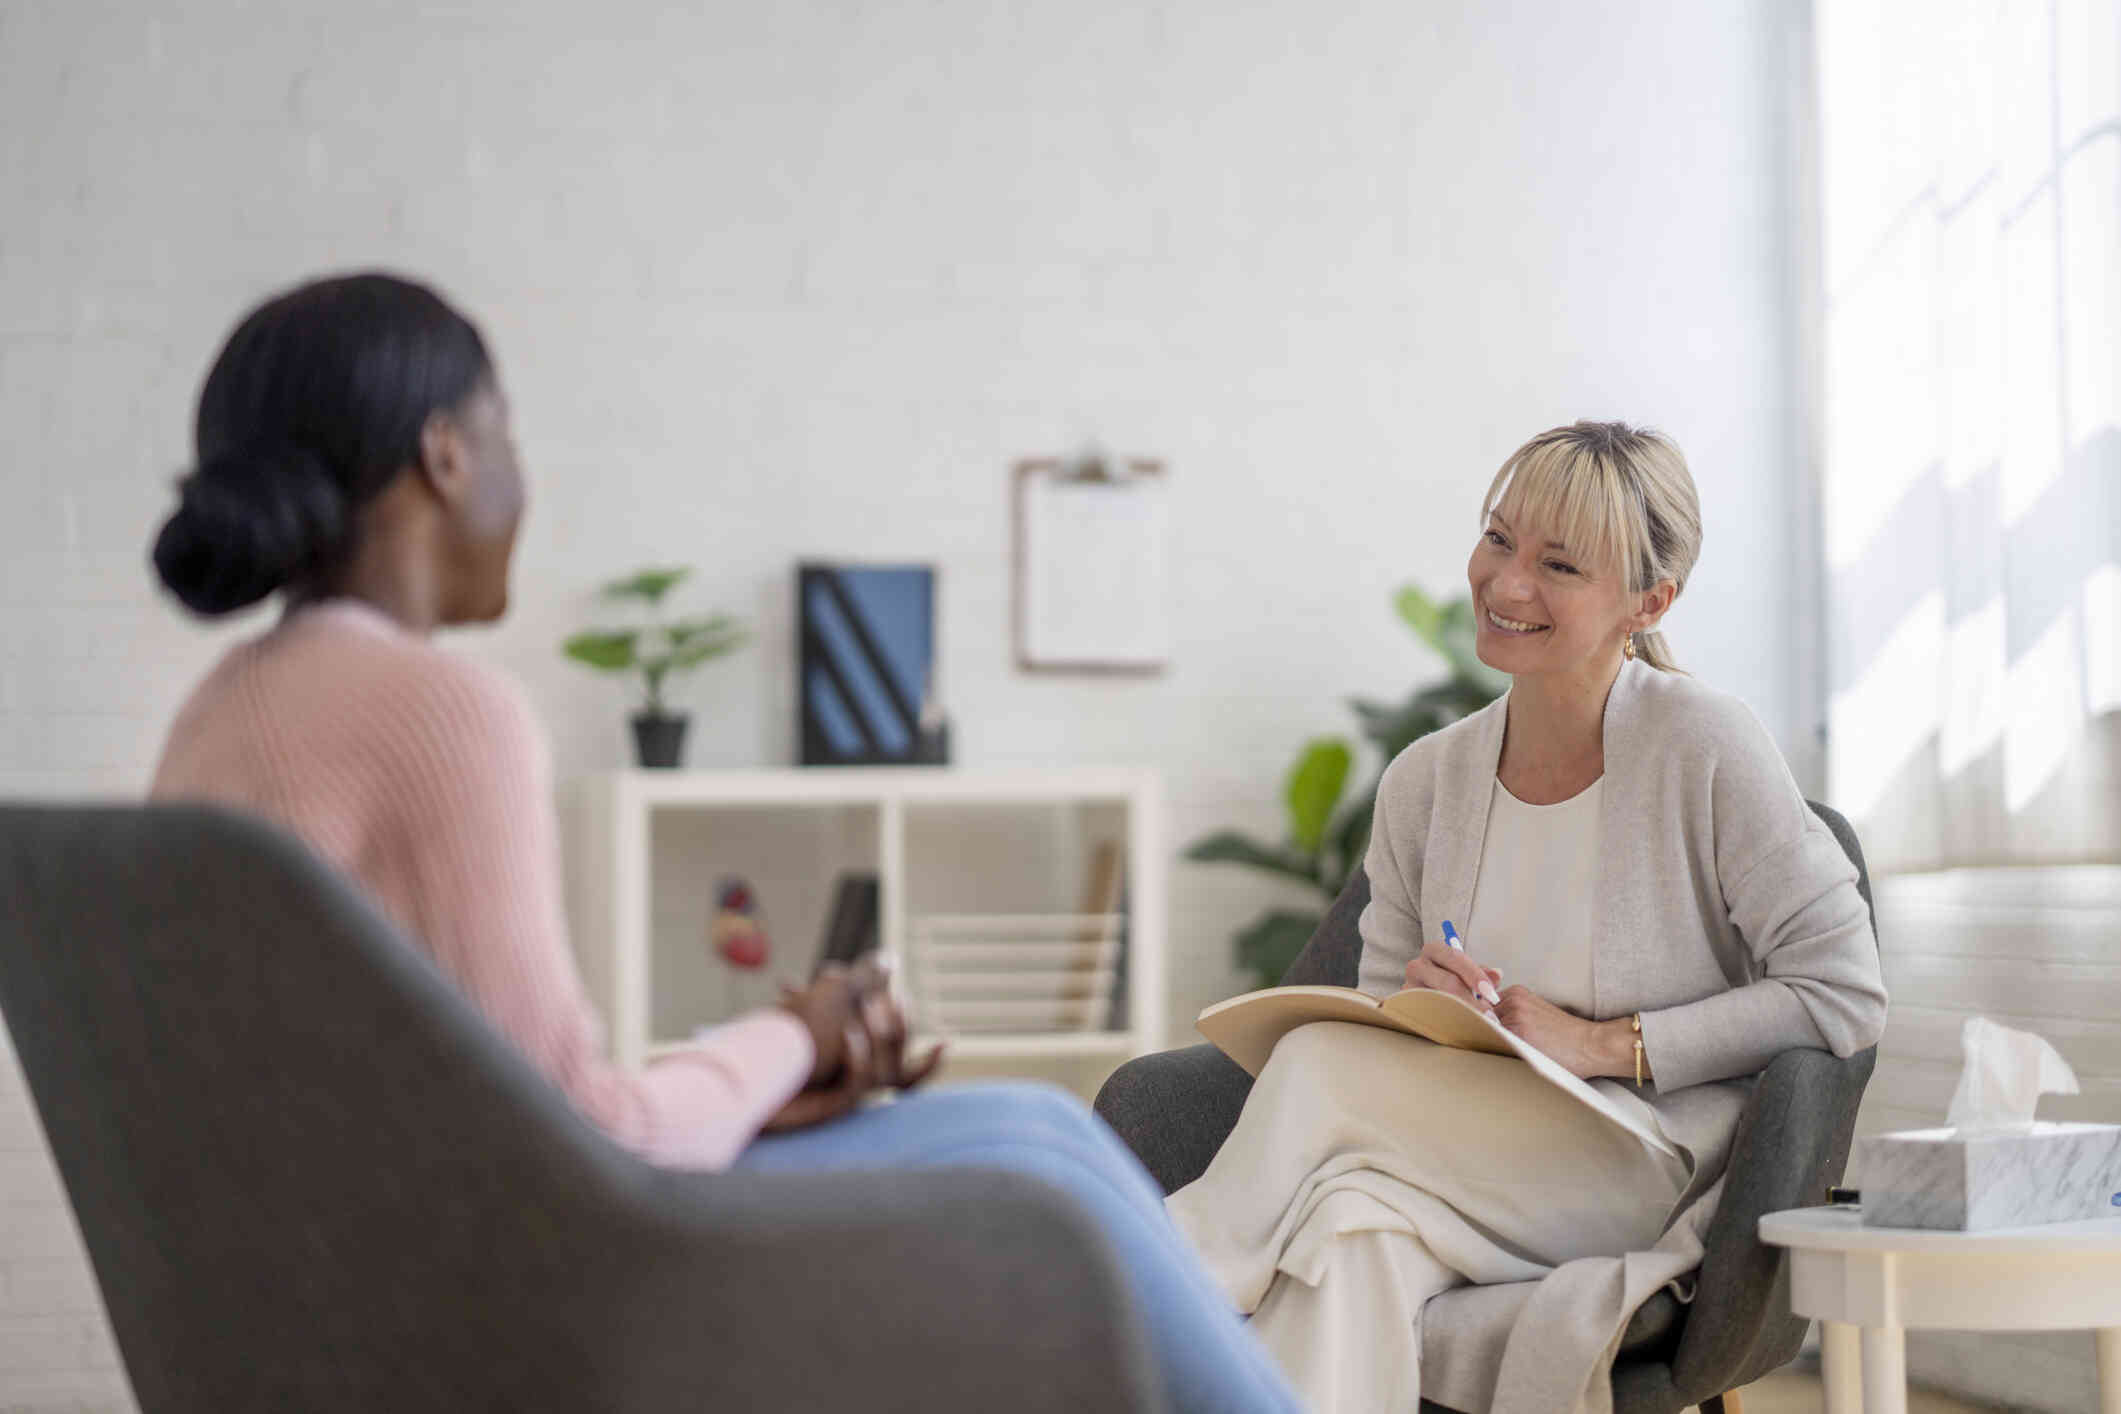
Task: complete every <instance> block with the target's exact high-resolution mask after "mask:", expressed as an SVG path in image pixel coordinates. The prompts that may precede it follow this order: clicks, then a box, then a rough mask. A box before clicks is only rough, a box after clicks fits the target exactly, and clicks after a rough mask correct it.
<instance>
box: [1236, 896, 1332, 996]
mask: <svg viewBox="0 0 2121 1414" xmlns="http://www.w3.org/2000/svg"><path fill="white" fill-rule="evenodd" d="M1321 917H1322V915H1320V914H1317V913H1299V912H1296V911H1295V910H1293V909H1286V908H1275V909H1269V910H1268V911H1267V912H1265V913H1263V914H1261V915H1260V916H1259V917H1258V918H1256V919H1254V920H1253V922H1252V924H1251V926H1249V927H1247V928H1246V929H1244V930H1243V931H1242V932H1240V933H1239V934H1238V935H1237V961H1238V965H1239V966H1241V967H1244V968H1246V969H1248V970H1249V971H1250V972H1251V973H1252V974H1253V975H1254V976H1255V977H1257V978H1258V979H1259V985H1260V986H1262V987H1272V986H1275V985H1276V984H1278V983H1279V982H1280V981H1281V979H1282V974H1283V973H1285V972H1287V971H1288V970H1289V964H1290V963H1292V962H1294V961H1296V955H1297V954H1298V953H1300V952H1302V951H1303V950H1304V947H1305V945H1307V944H1308V943H1309V942H1310V941H1311V935H1312V934H1313V933H1316V932H1317V931H1318V924H1319V921H1320V919H1321Z"/></svg>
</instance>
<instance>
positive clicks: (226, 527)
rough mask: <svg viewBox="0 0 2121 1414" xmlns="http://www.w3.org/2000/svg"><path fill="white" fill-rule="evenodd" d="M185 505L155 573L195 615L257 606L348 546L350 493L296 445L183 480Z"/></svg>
mask: <svg viewBox="0 0 2121 1414" xmlns="http://www.w3.org/2000/svg"><path fill="white" fill-rule="evenodd" d="M177 489H178V491H179V492H180V493H181V494H182V496H183V504H181V505H179V506H178V507H177V509H176V511H175V512H174V513H173V514H172V515H171V516H170V518H169V519H168V521H166V522H165V523H164V524H163V526H162V533H161V534H160V535H158V536H157V537H156V538H155V572H156V573H157V574H159V575H160V576H161V577H162V582H163V584H165V585H167V586H168V587H169V591H170V593H172V594H174V595H176V596H177V598H179V599H181V600H182V601H183V602H184V604H185V606H186V607H187V608H189V609H191V610H192V612H194V613H197V614H204V615H209V616H211V615H216V614H226V613H232V612H234V611H235V610H237V609H241V608H244V607H246V606H248V605H251V604H255V603H257V602H258V601H259V600H260V599H263V598H265V597H266V596H267V595H268V594H271V593H272V592H273V591H274V590H276V589H279V588H280V587H281V586H282V585H284V584H286V583H287V582H288V581H289V580H291V579H293V578H294V577H295V576H296V575H298V574H300V573H301V572H303V571H304V570H306V569H310V568H313V567H316V566H318V565H321V564H324V563H326V562H328V561H329V560H330V559H331V558H333V557H334V556H335V555H336V554H337V553H338V552H339V551H340V550H341V549H342V548H343V547H344V546H345V544H346V543H347V539H348V532H349V529H350V526H351V521H352V519H353V517H352V513H351V510H350V508H349V507H348V505H347V503H346V493H345V491H343V490H342V489H341V488H340V486H339V483H338V482H337V481H336V480H335V479H334V478H333V477H332V474H331V472H330V470H329V469H328V468H327V467H326V466H325V465H324V463H323V462H322V461H320V460H319V459H318V458H317V457H316V456H315V455H314V454H312V453H310V452H307V451H304V450H303V449H302V448H299V447H291V446H278V447H268V448H256V447H251V448H243V449H240V450H238V451H235V452H231V453H227V454H224V455H221V456H217V457H213V458H211V459H209V460H208V461H205V462H202V463H201V464H200V465H199V467H198V468H197V469H196V470H194V471H192V472H191V473H190V474H188V475H186V476H184V477H182V478H180V479H179V480H178V482H177Z"/></svg>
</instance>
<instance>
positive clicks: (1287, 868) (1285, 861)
mask: <svg viewBox="0 0 2121 1414" xmlns="http://www.w3.org/2000/svg"><path fill="white" fill-rule="evenodd" d="M1186 858H1188V859H1192V860H1197V861H1199V862H1200V863H1203V864H1243V865H1245V866H1247V867H1248V868H1252V869H1259V870H1263V871H1265V872H1266V873H1269V874H1278V875H1280V876H1282V877H1283V878H1288V879H1296V880H1299V881H1301V882H1303V883H1306V884H1309V885H1311V887H1313V888H1317V887H1318V865H1317V862H1316V861H1315V860H1312V859H1307V858H1305V857H1304V856H1303V855H1300V854H1298V853H1296V852H1295V851H1294V850H1291V849H1278V848H1275V847H1274V846H1272V845H1263V844H1260V843H1258V842H1256V841H1254V840H1249V839H1246V838H1245V837H1244V836H1243V835H1241V834H1239V833H1237V831H1235V830H1218V831H1216V832H1215V833H1214V834H1212V835H1208V836H1206V837H1205V838H1203V839H1198V840H1195V841H1194V842H1193V843H1192V844H1191V845H1188V846H1187V847H1186Z"/></svg>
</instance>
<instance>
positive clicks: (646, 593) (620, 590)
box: [604, 568, 692, 604]
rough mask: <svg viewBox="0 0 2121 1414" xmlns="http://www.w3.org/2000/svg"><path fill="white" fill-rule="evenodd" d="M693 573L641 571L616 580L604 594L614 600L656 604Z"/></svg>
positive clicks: (689, 571)
mask: <svg viewBox="0 0 2121 1414" xmlns="http://www.w3.org/2000/svg"><path fill="white" fill-rule="evenodd" d="M691 573H692V571H691V570H689V569H683V568H677V569H663V570H640V571H637V572H636V573H634V574H631V575H628V576H627V577H626V578H625V579H615V580H613V581H612V582H611V583H609V584H607V585H605V586H604V593H605V595H606V596H608V597H610V598H613V599H645V600H647V601H648V602H649V603H650V604H654V603H658V602H660V601H661V599H662V597H663V596H664V595H665V594H668V593H669V592H670V586H672V585H673V584H676V583H677V582H678V581H679V580H681V579H683V578H684V577H685V576H686V575H688V574H691Z"/></svg>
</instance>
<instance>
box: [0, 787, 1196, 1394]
mask: <svg viewBox="0 0 2121 1414" xmlns="http://www.w3.org/2000/svg"><path fill="white" fill-rule="evenodd" d="M0 1006H4V1008H5V1011H6V1017H7V1024H8V1027H9V1029H10V1030H11V1031H12V1033H13V1036H14V1042H15V1049H16V1051H17V1052H18V1053H19V1055H20V1057H21V1061H22V1066H23V1069H24V1071H25V1072H26V1073H27V1076H28V1079H29V1085H30V1089H31V1092H32V1094H33V1095H34V1096H35V1099H36V1103H37V1109H38V1112H39V1113H40V1114H41V1115H42V1117H43V1121H44V1126H45V1131H46V1133H47V1135H48V1136H49V1138H50V1140H51V1145H52V1150H53V1153H54V1155H55V1156H56V1158H57V1160H58V1167H59V1172H60V1174H61V1176H62V1177H63V1179H64V1180H65V1184H66V1189H67V1193H68V1196H69V1197H70V1198H71V1199H72V1202H73V1208H74V1212H75V1214H76V1216H77V1217H78V1218H79V1220H80V1225H81V1232H82V1236H83V1237H84V1238H85V1239H86V1240H87V1246H88V1253H89V1256H90V1258H91V1260H92V1261H93V1263H94V1267H95V1271H96V1276H97V1280H98V1282H99V1284H100V1285H101V1287H102V1291H103V1299H104V1303H105V1305H106V1307H107V1308H108V1310H109V1313H110V1319H111V1324H112V1327H113V1328H114V1330H115V1332H116V1334H117V1340H118V1347H119V1350H120V1351H121V1353H122V1354H123V1356H124V1359H125V1365H126V1370H127V1372H128V1373H129V1374H130V1376H131V1378H132V1384H133V1389H134V1391H135V1393H136V1395H137V1397H138V1399H139V1402H140V1406H141V1408H142V1409H143V1410H145V1411H146V1414H173V1412H174V1411H200V1414H207V1411H212V1414H230V1411H240V1410H251V1409H301V1410H305V1411H310V1414H328V1412H329V1411H342V1410H343V1411H355V1410H359V1411H363V1414H372V1412H373V1411H376V1410H390V1411H393V1414H425V1411H443V1410H447V1411H450V1412H451V1414H462V1411H468V1410H523V1409H537V1410H583V1411H588V1410H596V1411H600V1414H612V1411H636V1410H638V1411H650V1410H653V1411H657V1414H666V1412H667V1411H670V1410H702V1411H704V1410H813V1409H815V1410H823V1409H860V1410H864V1411H906V1414H912V1412H913V1411H922V1412H923V1414H926V1412H927V1411H934V1410H985V1409H997V1408H1005V1407H1006V1408H1009V1409H1012V1410H1036V1411H1041V1414H1063V1411H1067V1414H1073V1412H1074V1411H1079V1410H1084V1409H1095V1410H1148V1409H1154V1408H1157V1407H1158V1406H1159V1401H1158V1396H1157V1393H1156V1386H1155V1376H1154V1374H1153V1371H1152V1370H1151V1369H1150V1366H1149V1364H1148V1359H1147V1355H1146V1353H1145V1351H1144V1349H1143V1348H1142V1346H1141V1345H1140V1343H1139V1335H1138V1330H1137V1322H1136V1320H1135V1317H1134V1312H1133V1308H1132V1307H1131V1305H1130V1302H1129V1298H1128V1293H1127V1291H1126V1289H1125V1288H1124V1287H1123V1286H1122V1285H1121V1283H1120V1280H1119V1276H1118V1269H1117V1267H1116V1265H1115V1262H1116V1259H1115V1257H1114V1255H1113V1253H1112V1251H1111V1249H1110V1248H1109V1247H1108V1245H1107V1243H1106V1242H1105V1240H1104V1239H1103V1237H1102V1236H1101V1234H1100V1232H1099V1231H1098V1229H1097V1228H1096V1227H1094V1226H1093V1225H1092V1224H1091V1222H1090V1221H1089V1220H1088V1219H1087V1218H1085V1217H1084V1216H1082V1215H1081V1214H1080V1213H1079V1212H1078V1210H1077V1209H1076V1208H1075V1207H1074V1206H1073V1205H1072V1204H1071V1203H1070V1202H1068V1201H1066V1200H1064V1199H1063V1198H1062V1196H1061V1195H1060V1194H1058V1193H1057V1192H1055V1191H1054V1190H1052V1189H1049V1188H1047V1187H1045V1186H1043V1185H1041V1184H1038V1183H1035V1182H1032V1181H1030V1180H1028V1179H1024V1178H1021V1177H1015V1176H1011V1175H1008V1174H1004V1173H998V1172H989V1171H981V1170H977V1169H957V1170H940V1171H928V1172H922V1173H919V1174H913V1175H907V1174H897V1175H894V1174H888V1173H837V1174H831V1175H815V1176H793V1175H787V1174H776V1175H773V1176H770V1177H767V1176H756V1175H745V1174H735V1173H730V1174H692V1173H680V1172H671V1171H666V1170H661V1169H657V1168H654V1167H652V1166H650V1165H648V1164H646V1163H643V1162H641V1161H639V1160H637V1159H635V1158H634V1157H633V1156H632V1155H630V1154H629V1153H627V1152H626V1151H624V1150H622V1149H620V1148H619V1147H618V1146H617V1145H615V1144H613V1143H611V1142H610V1141H608V1140H607V1139H606V1138H605V1137H604V1136H603V1135H602V1134H601V1133H599V1132H598V1131H596V1130H595V1129H594V1128H592V1127H591V1126H589V1125H588V1124H587V1123H585V1122H584V1121H582V1120H581V1119H580V1118H579V1117H578V1116H577V1115H576V1113H575V1112H574V1110H573V1109H572V1107H571V1106H570V1105H569V1104H568V1103H567V1102H566V1100H565V1099H564V1097H563V1096H561V1095H560V1093H559V1092H558V1091H557V1090H555V1089H553V1088H552V1087H551V1086H549V1085H548V1084H547V1083H546V1082H545V1081H544V1080H543V1079H542V1078H541V1077H540V1076H538V1075H537V1074H536V1073H535V1072H533V1071H532V1070H531V1069H530V1068H529V1066H528V1065H527V1064H525V1063H524V1062H523V1061H522V1060H520V1059H519V1058H518V1056H517V1055H516V1053H515V1052H514V1051H513V1049H512V1048H511V1047H509V1046H508V1045H507V1044H505V1043H504V1042H503V1040H502V1039H501V1038H500V1036H499V1035H498V1034H497V1033H496V1032H494V1031H493V1030H491V1029H490V1028H489V1027H488V1026H487V1024H486V1023H485V1022H484V1020H483V1019H482V1018H481V1017H480V1016H479V1015H478V1014H477V1013H476V1012H474V1011H473V1009H472V1008H471V1007H470V1006H469V1005H467V1004H466V1003H465V1002H464V1001H463V1000H462V999H461V998H460V997H459V996H458V994H457V993H456V991H455V990H454V989H453V988H452V987H451V986H450V985H449V984H448V983H447V981H446V980H445V979H444V978H443V977H442V975H441V974H440V973H439V972H438V971H437V970H436V969H435V968H434V967H433V966H432V965H431V964H430V963H429V961H428V959H427V958H426V956H425V955H424V954H422V953H421V952H419V951H418V950H417V949H415V948H413V947H411V946H409V945H407V944H406V943H405V942H404V941H403V940H402V939H401V938H400V936H399V935H397V934H396V933H395V932H394V931H393V930H392V929H391V928H390V926H389V925H388V924H387V923H386V922H385V921H384V920H383V919H382V918H381V917H380V915H379V914H377V913H376V912H374V911H373V910H371V909H370V908H369V907H368V906H367V904H366V903H365V901H364V900H363V898H362V897H361V896H359V895H358V894H357V893H356V892H355V891H354V890H353V889H351V888H349V887H348V886H347V885H346V884H345V883H344V882H343V881H342V880H341V879H340V878H339V877H338V876H337V875H336V874H335V873H334V872H333V871H332V870H331V869H329V868H328V867H326V866H325V865H323V864H322V863H321V862H319V861H318V860H317V859H316V858H315V857H313V856H312V855H311V854H310V853H309V852H308V851H307V850H305V849H303V848H302V847H301V846H300V845H299V844H297V843H296V842H294V841H293V840H292V839H290V838H289V837H287V836H285V835H283V834H281V833H279V832H278V831H275V830H273V829H271V828H270V827H268V826H265V825H264V824H262V823H260V822H257V821H255V820H251V819H249V818H247V817H244V816H241V815H237V814H233V813H230V812H225V811H220V810H214V809H209V808H203V807H169V806H163V807H148V808H139V807H59V806H15V805H0Z"/></svg>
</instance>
